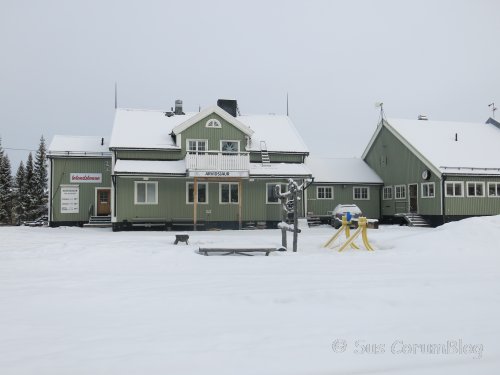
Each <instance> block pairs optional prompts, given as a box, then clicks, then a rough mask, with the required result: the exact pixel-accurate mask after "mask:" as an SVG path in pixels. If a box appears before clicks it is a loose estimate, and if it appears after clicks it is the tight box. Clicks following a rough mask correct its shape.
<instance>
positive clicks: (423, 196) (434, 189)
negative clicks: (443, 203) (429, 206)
mask: <svg viewBox="0 0 500 375" xmlns="http://www.w3.org/2000/svg"><path fill="white" fill-rule="evenodd" d="M426 186H427V195H424V191H425V187H426ZM430 186H432V195H430V194H429V187H430ZM420 194H421V195H420V197H421V198H425V199H427V198H436V184H435V183H434V182H422V183H421V184H420Z"/></svg>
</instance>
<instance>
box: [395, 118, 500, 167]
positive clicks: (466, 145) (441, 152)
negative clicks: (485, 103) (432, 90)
mask: <svg viewBox="0 0 500 375" xmlns="http://www.w3.org/2000/svg"><path fill="white" fill-rule="evenodd" d="M385 126H386V127H387V128H388V129H389V130H390V131H391V132H392V133H394V134H395V135H396V136H397V137H398V138H400V140H402V141H403V143H405V144H406V145H407V146H409V147H411V148H413V150H414V151H416V154H417V156H419V157H420V158H421V159H423V160H422V161H424V162H426V161H427V162H429V163H431V164H432V165H433V166H434V167H435V168H437V169H438V170H439V171H440V172H441V173H459V174H493V175H500V158H499V157H498V148H499V147H500V129H498V128H497V127H495V126H494V125H492V124H484V123H466V122H447V121H430V120H427V121H423V120H401V119H388V120H387V121H386V123H385Z"/></svg>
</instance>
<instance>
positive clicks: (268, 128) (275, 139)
mask: <svg viewBox="0 0 500 375" xmlns="http://www.w3.org/2000/svg"><path fill="white" fill-rule="evenodd" d="M238 119H239V120H240V121H241V122H242V123H244V124H245V125H247V126H248V127H250V128H251V129H252V130H253V131H254V134H253V136H252V139H251V144H250V150H249V151H260V142H261V141H264V142H266V146H267V150H268V151H271V152H277V151H281V152H299V153H308V152H309V150H308V148H307V146H306V144H305V142H304V140H303V139H302V137H301V136H300V134H299V132H298V131H297V129H296V128H295V125H294V124H293V123H292V121H291V120H290V118H289V117H288V116H283V115H242V116H239V117H238Z"/></svg>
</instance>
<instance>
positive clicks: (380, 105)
mask: <svg viewBox="0 0 500 375" xmlns="http://www.w3.org/2000/svg"><path fill="white" fill-rule="evenodd" d="M375 108H380V121H382V120H383V119H385V114H384V103H382V102H376V103H375Z"/></svg>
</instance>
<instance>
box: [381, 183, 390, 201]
mask: <svg viewBox="0 0 500 375" xmlns="http://www.w3.org/2000/svg"><path fill="white" fill-rule="evenodd" d="M382 198H383V199H384V200H389V199H392V186H384V190H383V195H382Z"/></svg>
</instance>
